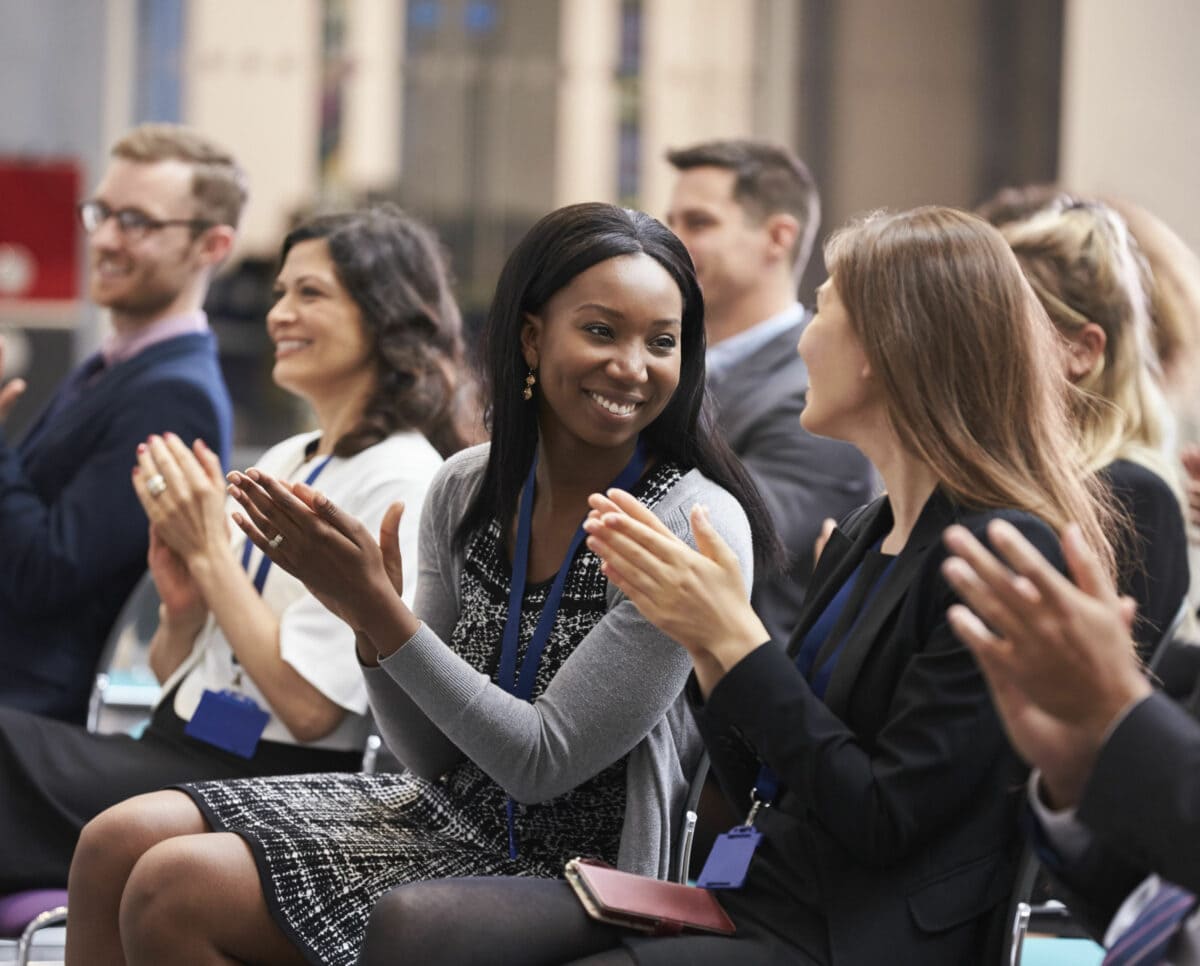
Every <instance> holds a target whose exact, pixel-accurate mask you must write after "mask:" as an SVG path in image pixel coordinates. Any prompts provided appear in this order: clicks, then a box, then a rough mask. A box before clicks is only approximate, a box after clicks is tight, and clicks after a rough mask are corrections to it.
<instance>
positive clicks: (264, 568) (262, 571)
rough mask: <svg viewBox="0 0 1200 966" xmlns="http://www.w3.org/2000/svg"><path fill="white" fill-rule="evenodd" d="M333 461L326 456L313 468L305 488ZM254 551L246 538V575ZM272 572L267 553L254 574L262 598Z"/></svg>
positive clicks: (243, 559)
mask: <svg viewBox="0 0 1200 966" xmlns="http://www.w3.org/2000/svg"><path fill="white" fill-rule="evenodd" d="M331 459H333V454H330V455H329V456H326V457H325V458H324V459H323V460H321V462H320V463H318V464H317V465H316V466H314V467H313V469H312V472H311V473H309V474H308V476H307V477H305V479H304V484H305V486H312V484H313V483H314V482H315V480H316V478H317V477H318V476H320V475H321V470H323V469H325V467H326V466H328V465H329V461H330V460H331ZM253 549H254V544H253V543H251V542H250V538H249V537H247V538H246V542H245V544H244V545H243V546H242V569H243V570H244V571H246V573H250V553H251V551H252V550H253ZM270 570H271V558H270V557H268V556H267V555H266V554H265V553H264V554H263V558H262V560H261V561H260V562H259V564H258V570H257V571H256V572H255V574H254V589H255V590H257V591H258V596H259V597H261V596H262V592H263V587H265V586H266V583H267V574H268V573H269V572H270Z"/></svg>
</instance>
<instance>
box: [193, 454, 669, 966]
mask: <svg viewBox="0 0 1200 966" xmlns="http://www.w3.org/2000/svg"><path fill="white" fill-rule="evenodd" d="M679 480H680V473H679V471H678V469H676V468H675V467H674V466H672V465H670V464H666V463H660V464H658V465H657V466H655V467H654V468H653V469H652V470H651V471H650V472H649V473H648V474H647V475H646V476H645V477H643V479H642V480H641V482H640V483H639V485H638V486H637V487H636V488H635V489H634V493H635V494H636V495H637V496H638V497H639V499H641V500H642V502H643V503H645V504H646V505H648V506H651V507H652V506H654V505H655V504H657V503H658V501H659V500H660V499H661V498H662V497H663V495H664V494H666V493H667V492H668V491H669V490H670V489H671V488H672V487H673V486H674V485H675V484H676V483H678V481H679ZM502 535H503V531H502V529H501V526H500V525H499V523H498V522H497V521H492V523H491V524H490V525H489V526H488V527H486V528H484V529H483V530H481V531H480V532H479V533H477V534H476V535H475V537H474V538H473V539H472V540H471V541H470V542H469V544H468V547H467V553H466V558H465V561H464V564H463V569H462V577H461V581H460V586H459V592H460V600H461V608H460V615H461V616H460V618H459V621H458V623H457V625H456V626H455V628H454V632H453V634H452V636H451V639H450V642H449V644H450V647H451V648H452V649H453V650H454V651H456V652H457V653H458V654H459V655H460V656H461V657H462V658H464V659H465V660H466V661H467V662H468V663H470V664H471V665H472V666H474V667H475V668H476V669H478V670H479V671H480V672H482V673H484V674H486V675H488V676H489V677H490V678H491V680H492V681H495V680H496V678H497V674H498V668H499V663H500V649H501V640H502V637H503V633H504V623H505V618H506V616H507V610H508V594H509V588H510V581H511V567H510V565H509V563H508V560H507V559H506V557H505V553H504V546H503V540H502ZM550 583H551V581H545V582H543V583H540V584H531V585H529V586H527V588H526V591H525V599H524V601H523V603H522V610H521V635H520V645H519V648H518V654H517V666H518V667H519V666H520V662H521V660H522V659H523V657H524V653H525V649H526V646H527V644H528V641H529V638H530V637H531V636H532V634H533V629H534V627H535V626H536V624H537V620H538V617H539V616H540V615H541V611H542V605H543V604H544V602H545V599H546V594H547V593H548V591H549V589H550ZM606 585H607V581H606V580H605V578H604V576H603V575H602V574H601V573H600V561H599V558H597V557H596V555H595V554H593V553H592V552H591V551H589V550H588V549H587V548H586V546H582V545H581V547H580V549H579V551H578V552H577V553H576V556H575V559H574V562H573V565H572V567H571V570H570V571H569V572H568V576H567V580H566V583H565V586H564V588H563V595H562V602H561V604H560V606H559V611H558V615H557V617H556V619H555V622H554V626H553V629H552V630H551V633H550V638H549V641H548V642H547V645H546V649H545V651H544V652H543V654H542V661H541V666H540V667H539V669H538V674H537V679H536V683H535V685H534V689H533V696H534V697H535V698H536V697H537V696H538V695H539V694H541V693H542V692H543V691H544V690H545V689H546V686H547V685H548V684H549V683H550V681H551V679H552V678H553V677H554V675H555V673H556V672H557V671H558V669H559V667H560V666H561V665H562V663H563V662H564V661H565V660H566V659H567V657H568V656H569V655H570V654H571V652H572V651H573V650H574V649H575V647H576V646H577V645H578V644H579V642H580V641H582V640H583V638H584V637H585V636H586V634H587V633H588V632H589V631H590V630H591V629H592V627H593V626H595V625H596V624H597V623H598V622H599V621H600V620H601V619H602V618H603V617H604V615H605V613H606V611H607V601H606V596H605V592H606ZM182 789H183V790H184V791H185V792H187V793H188V794H189V795H190V796H191V797H192V799H193V800H194V801H195V802H196V804H197V805H198V806H199V807H200V809H201V811H203V813H204V815H205V817H206V818H207V819H208V821H209V824H210V825H211V826H212V827H213V828H214V829H215V830H217V831H225V832H234V833H236V834H238V835H240V836H241V837H242V838H243V839H245V840H246V842H247V843H249V845H250V847H251V850H252V851H253V854H254V858H255V862H256V864H257V866H258V870H259V877H260V879H261V880H262V884H263V892H264V895H265V896H266V900H267V906H268V908H269V909H270V911H271V914H272V917H273V918H274V919H275V921H276V922H277V923H278V924H279V926H280V928H282V929H283V931H284V933H285V934H286V935H287V936H289V937H290V938H291V939H292V941H293V942H294V943H296V945H297V947H298V948H300V949H301V950H302V951H303V952H304V953H305V955H306V956H307V957H308V958H309V959H310V961H312V962H315V963H329V964H343V963H345V964H349V963H353V962H354V961H355V960H356V958H357V956H358V950H359V947H360V945H361V943H362V939H363V935H364V932H365V929H366V923H367V918H368V916H369V915H370V912H371V909H372V907H373V906H374V905H375V903H376V901H377V900H378V899H379V898H380V897H381V896H382V895H383V894H384V893H386V892H388V891H389V890H391V889H393V888H395V887H396V886H399V885H402V884H404V883H406V882H419V881H424V880H429V879H440V878H445V877H448V876H464V875H531V876H543V877H557V876H560V875H561V874H562V869H563V865H564V863H565V862H566V860H567V859H569V858H571V857H572V856H575V855H591V856H598V857H600V858H603V859H605V860H607V861H609V862H615V861H616V857H617V849H618V846H619V840H620V833H621V824H622V819H623V816H624V809H625V760H624V759H622V760H620V761H617V762H615V763H614V764H612V765H610V766H608V767H607V768H605V769H603V770H602V771H601V772H600V773H599V774H598V775H595V776H594V777H593V778H591V779H589V780H588V781H586V782H584V783H583V784H582V785H580V786H578V787H576V788H575V789H573V790H572V791H570V792H567V793H566V794H564V795H561V796H559V797H557V798H555V799H553V800H552V801H548V802H544V803H540V804H537V805H520V804H518V805H516V821H515V827H516V835H517V843H518V846H519V855H518V857H517V858H516V859H515V860H514V859H510V858H509V851H508V826H507V822H506V818H505V804H506V801H507V796H506V795H505V793H504V791H503V789H501V788H500V786H499V785H497V784H496V783H495V782H494V781H492V780H491V779H490V778H489V777H488V776H487V775H486V774H484V772H483V771H482V770H481V769H480V768H479V767H478V766H477V765H475V764H474V763H473V762H471V761H469V760H464V761H462V762H461V763H459V764H458V765H457V766H455V767H454V768H453V769H451V770H450V771H449V772H448V773H447V774H446V775H444V776H442V777H441V778H440V779H439V780H437V781H429V780H427V779H424V778H420V777H418V776H416V775H413V774H411V773H405V774H381V775H345V774H328V775H303V776H287V777H282V778H251V779H245V780H239V781H231V782H204V783H198V784H193V785H185V786H182Z"/></svg>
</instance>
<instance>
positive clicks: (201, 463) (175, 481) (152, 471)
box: [133, 433, 229, 561]
mask: <svg viewBox="0 0 1200 966" xmlns="http://www.w3.org/2000/svg"><path fill="white" fill-rule="evenodd" d="M155 477H161V481H162V485H161V488H160V489H159V490H158V493H157V494H155V493H154V492H152V491H151V488H150V486H149V485H148V484H149V483H150V481H151V480H152V479H154V478H155ZM133 486H134V489H135V490H136V491H137V496H138V499H139V500H140V501H141V504H142V507H143V508H144V509H145V511H146V516H147V517H149V518H150V524H151V526H153V527H154V529H155V530H156V531H157V533H158V536H159V537H160V538H161V539H162V541H163V542H164V543H165V544H166V545H167V546H168V547H170V548H171V549H172V550H173V551H174V552H175V553H177V554H178V555H179V556H180V557H181V558H182V559H183V560H184V561H190V560H193V559H194V558H196V557H197V556H201V555H203V554H206V553H212V552H221V553H223V552H227V550H228V547H229V522H228V520H227V519H226V517H225V486H224V480H223V479H222V477H221V461H220V460H219V459H218V458H217V454H216V453H214V452H213V451H212V450H210V449H209V448H208V447H207V446H206V445H205V444H204V441H203V440H199V439H198V440H196V442H195V444H194V445H193V447H192V449H188V448H187V446H185V445H184V443H183V440H181V439H180V438H179V437H178V436H176V435H175V434H174V433H167V434H166V435H165V436H151V437H150V439H148V440H147V441H146V442H145V443H143V444H142V445H141V446H139V447H138V453H137V467H136V468H135V469H134V473H133Z"/></svg>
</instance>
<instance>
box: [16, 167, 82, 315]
mask: <svg viewBox="0 0 1200 966" xmlns="http://www.w3.org/2000/svg"><path fill="white" fill-rule="evenodd" d="M80 182H81V177H80V170H79V164H78V163H77V162H75V161H70V160H60V159H48V160H41V159H37V160H34V159H29V158H3V157H0V305H7V306H9V307H11V306H12V305H13V304H14V303H24V304H26V305H30V303H32V305H30V307H33V306H37V305H44V304H46V303H55V302H59V303H61V302H74V301H75V300H76V299H78V298H79V228H78V222H77V221H76V216H75V205H76V204H77V203H78V201H79V185H80Z"/></svg>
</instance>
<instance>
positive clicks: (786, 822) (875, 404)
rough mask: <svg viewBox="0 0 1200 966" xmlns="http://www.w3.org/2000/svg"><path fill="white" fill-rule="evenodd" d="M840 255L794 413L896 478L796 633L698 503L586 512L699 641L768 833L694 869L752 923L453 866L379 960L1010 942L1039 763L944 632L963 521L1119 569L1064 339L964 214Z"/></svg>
mask: <svg viewBox="0 0 1200 966" xmlns="http://www.w3.org/2000/svg"><path fill="white" fill-rule="evenodd" d="M826 262H827V264H828V265H829V270H830V278H829V281H827V282H826V283H825V284H824V285H823V286H822V287H821V289H820V292H819V300H818V311H817V315H816V316H815V317H814V319H813V321H812V322H811V323H810V325H809V327H808V328H807V329H806V330H805V332H804V335H803V336H802V338H801V340H800V346H799V350H800V354H801V355H802V356H803V357H804V360H805V362H806V363H807V365H808V368H809V371H810V379H811V384H810V389H809V396H808V402H807V405H806V407H805V411H804V416H803V422H804V425H805V426H806V428H808V429H809V430H810V431H812V432H815V433H819V434H822V435H828V436H832V437H835V438H838V439H843V440H848V441H850V442H852V443H854V444H855V445H857V446H858V447H859V448H860V449H862V450H863V452H864V453H866V454H867V456H868V457H869V458H870V459H871V462H872V463H873V464H874V465H875V468H876V469H877V470H878V471H879V473H880V475H881V477H882V478H883V481H884V483H885V485H886V488H887V492H886V495H884V496H882V497H880V498H879V499H878V500H877V501H875V502H874V503H872V504H870V505H869V506H867V507H864V508H862V509H860V510H858V511H855V512H854V513H852V514H851V515H850V516H849V517H847V518H846V519H845V520H843V521H842V523H841V524H840V525H839V527H838V529H836V530H835V531H834V533H833V534H832V536H831V537H830V540H829V543H828V544H827V545H826V548H825V550H824V552H823V554H822V555H821V558H820V560H819V562H818V564H817V568H816V572H815V573H814V575H813V578H812V581H811V583H810V589H809V593H808V597H807V599H806V602H805V607H804V610H803V612H802V615H801V618H800V622H799V625H798V626H797V628H796V630H795V632H794V633H793V635H792V637H791V639H790V641H789V642H784V641H775V642H772V641H770V640H769V639H768V636H767V634H766V632H765V630H764V629H763V625H762V623H761V621H760V620H759V619H758V617H757V616H756V615H755V613H754V611H753V610H752V609H751V607H750V604H749V602H748V600H747V599H746V595H745V593H744V591H743V590H742V589H741V588H740V586H739V585H738V583H737V581H736V573H737V570H736V563H735V558H734V556H733V555H732V554H731V553H730V551H729V550H728V548H726V547H725V545H724V543H723V541H722V540H721V539H720V538H719V537H718V536H717V535H716V533H715V532H714V531H713V530H712V529H711V528H710V527H709V526H708V525H707V522H706V521H707V514H706V512H705V510H704V509H703V508H695V509H693V511H692V514H691V519H692V528H693V532H694V533H695V534H696V540H697V545H698V550H691V549H689V548H688V547H686V546H685V545H684V544H683V543H682V542H681V541H679V540H677V539H675V538H674V537H673V536H672V535H670V534H669V533H668V532H667V531H666V530H665V529H664V528H663V527H662V526H660V525H659V524H658V523H657V522H656V521H655V520H654V518H653V517H652V515H650V514H648V513H647V512H646V510H645V508H643V507H641V506H640V505H639V503H638V502H637V501H636V500H634V499H633V498H632V497H631V496H630V495H629V494H627V493H623V492H620V491H617V490H610V491H608V492H607V494H605V495H600V494H597V495H595V496H594V497H593V499H592V506H593V509H594V512H593V515H592V517H591V518H590V520H589V523H588V530H589V533H590V540H589V546H590V547H591V548H592V549H593V550H594V551H595V552H596V553H597V554H599V556H600V557H601V559H602V560H604V562H605V573H606V574H607V576H608V578H609V579H610V580H611V581H612V582H613V583H614V584H616V586H618V587H620V588H621V589H622V591H624V592H625V593H626V594H627V595H628V596H629V598H630V600H632V601H634V602H635V603H636V604H637V606H638V608H639V609H640V610H641V611H642V613H644V614H645V615H646V617H647V618H648V619H649V620H650V621H652V622H653V623H655V624H656V625H657V626H659V627H660V628H661V629H662V630H663V631H665V632H666V633H667V634H668V635H670V636H671V637H672V638H674V639H675V640H676V641H677V642H679V644H680V645H681V646H682V647H684V648H685V649H686V650H687V652H688V654H689V655H690V657H691V660H692V665H693V677H692V680H691V681H690V683H689V688H688V694H689V698H690V701H691V705H692V710H693V712H694V714H695V716H696V720H697V721H698V723H699V725H700V730H701V733H702V734H703V736H704V739H705V744H706V745H707V747H708V750H709V753H710V755H711V757H712V764H713V769H714V771H715V773H716V776H717V778H718V780H719V781H720V784H721V787H722V789H723V790H724V792H725V794H726V797H727V798H728V800H729V802H730V804H731V805H732V806H733V807H734V808H735V809H737V810H738V812H739V813H742V814H746V815H747V824H750V825H752V826H753V831H752V832H751V831H748V830H746V829H741V830H738V831H737V832H736V833H732V834H731V837H730V838H729V839H727V840H725V841H724V844H723V845H722V849H723V850H731V851H732V852H733V853H734V854H735V856H736V857H737V858H739V859H740V860H741V861H742V862H744V863H745V866H744V869H743V871H744V877H743V876H739V875H736V874H735V875H732V876H727V875H725V874H724V871H716V870H714V869H713V868H711V867H709V866H708V865H707V864H706V869H705V871H704V872H702V874H701V877H700V884H701V885H706V884H708V885H712V886H713V887H714V888H720V889H721V891H719V892H718V895H719V898H720V902H721V903H722V905H724V907H725V908H726V910H727V911H728V912H729V914H730V915H731V917H732V918H733V920H734V922H735V923H736V925H737V934H736V936H734V937H732V938H725V937H718V936H681V937H677V938H669V939H664V938H643V937H638V938H635V937H633V936H631V935H628V934H625V933H623V932H622V931H621V930H620V929H618V928H616V927H613V926H607V925H600V924H598V923H595V922H592V921H591V920H589V919H588V918H587V917H586V916H585V914H584V912H583V910H582V908H581V907H580V906H579V905H578V904H577V903H575V901H574V898H573V896H572V895H571V894H570V892H569V890H568V889H567V887H565V886H563V885H561V884H554V883H535V884H531V883H527V882H522V881H517V880H512V879H508V880H500V881H497V880H491V881H487V880H477V881H472V882H467V881H463V880H458V881H454V882H451V883H445V882H443V883H433V884H431V885H425V886H420V887H414V888H408V887H406V888H403V889H400V890H397V891H396V892H393V893H392V894H391V895H390V896H389V897H387V898H385V899H384V900H383V902H381V904H380V905H379V906H378V907H377V908H376V911H375V914H374V916H373V918H372V923H371V928H370V930H369V932H368V938H367V943H366V952H365V955H364V959H363V962H364V963H367V964H370V966H376V964H382V963H386V962H389V961H390V960H389V958H388V957H389V951H390V950H392V949H394V948H397V947H396V944H398V943H403V944H404V946H403V948H405V949H406V950H415V951H419V952H424V953H425V954H426V955H427V961H430V962H443V963H455V962H469V961H471V960H472V957H473V956H477V955H478V954H479V952H480V951H481V950H485V949H486V953H487V958H488V961H489V962H493V963H504V962H509V963H516V962H520V963H528V964H534V963H546V964H550V963H562V962H565V961H575V960H584V961H586V962H587V963H588V964H601V963H604V964H615V963H623V964H626V966H628V964H629V963H630V962H631V961H634V962H637V963H643V964H649V963H682V962H687V963H727V962H738V963H777V962H808V963H829V962H836V963H838V964H842V966H857V964H875V963H880V962H904V963H918V962H919V963H923V964H946V966H951V964H954V966H958V964H961V963H967V962H972V963H975V962H983V961H985V959H986V958H987V957H986V951H987V950H988V949H989V948H998V939H997V935H996V934H995V932H994V927H995V926H996V925H997V924H998V920H999V918H1000V915H1001V913H1002V910H1003V908H1004V906H1005V902H1006V899H1007V897H1008V893H1009V891H1010V889H1011V887H1012V882H1013V873H1014V870H1015V860H1016V856H1017V852H1018V850H1019V846H1020V832H1019V830H1018V827H1017V822H1016V811H1017V808H1018V806H1019V804H1020V787H1021V782H1020V773H1021V766H1020V764H1019V762H1018V761H1017V759H1016V757H1015V756H1014V755H1013V753H1012V751H1011V749H1010V748H1009V746H1008V743H1007V742H1006V741H1005V738H1004V734H1003V731H1002V730H1001V727H1000V723H999V721H998V720H997V718H996V715H995V712H994V710H993V708H992V704H991V701H990V698H989V695H988V691H987V687H986V685H985V683H984V680H983V678H982V676H981V675H980V672H979V669H978V667H977V666H976V664H975V662H974V660H973V658H972V657H971V654H970V653H969V652H968V651H967V650H966V649H965V648H964V647H963V646H962V645H960V644H959V643H958V641H957V640H956V639H955V637H954V636H953V634H951V632H950V628H949V626H948V624H947V619H946V608H947V607H948V606H949V605H950V604H951V603H953V602H954V601H955V600H956V597H955V595H954V593H953V591H952V590H951V589H950V588H949V586H948V585H947V584H946V582H945V580H944V579H943V577H942V576H941V573H940V566H941V562H942V561H943V560H944V559H945V551H944V550H943V549H942V545H941V534H942V531H943V530H944V529H945V528H946V527H947V526H948V525H950V524H952V523H959V524H961V525H963V526H965V527H966V528H967V529H969V530H970V531H971V532H973V533H975V534H976V535H977V536H979V537H980V539H986V532H985V531H986V526H987V524H988V522H989V521H991V520H994V519H998V518H1001V519H1005V520H1008V521H1010V522H1011V523H1012V524H1013V525H1014V526H1016V527H1017V529H1018V530H1020V531H1021V532H1022V533H1023V534H1025V536H1026V537H1027V538H1028V539H1029V540H1030V541H1031V542H1032V543H1033V544H1034V545H1035V546H1037V547H1038V548H1039V549H1040V550H1041V551H1042V552H1043V553H1044V554H1046V555H1047V556H1048V557H1049V558H1050V559H1052V560H1053V561H1055V563H1056V565H1057V566H1059V567H1060V568H1061V566H1062V557H1061V554H1060V552H1059V547H1058V541H1057V539H1056V537H1055V530H1056V529H1058V528H1060V527H1062V526H1064V525H1065V524H1066V523H1067V522H1068V521H1071V520H1079V521H1082V522H1081V526H1082V529H1083V532H1084V535H1085V538H1086V539H1087V541H1088V542H1089V544H1090V545H1091V546H1092V547H1093V549H1094V550H1095V551H1096V552H1097V553H1098V554H1099V556H1100V557H1101V559H1103V560H1105V561H1108V562H1109V563H1110V565H1111V559H1112V556H1111V553H1110V551H1109V549H1108V546H1107V543H1106V539H1105V528H1104V520H1105V519H1106V513H1105V510H1104V508H1103V502H1102V500H1101V497H1100V494H1099V492H1098V489H1097V487H1098V484H1096V483H1095V482H1094V480H1093V478H1092V477H1090V476H1089V474H1086V473H1085V472H1084V471H1083V469H1084V457H1083V454H1082V453H1081V452H1080V450H1079V446H1078V444H1077V442H1076V438H1077V437H1076V434H1075V431H1074V428H1073V426H1072V423H1071V419H1070V413H1069V406H1068V400H1067V392H1068V388H1069V387H1068V386H1067V384H1066V382H1065V380H1063V378H1062V374H1061V371H1060V369H1059V367H1058V365H1057V352H1056V348H1055V335H1054V330H1053V329H1052V328H1051V326H1050V324H1049V323H1048V321H1047V320H1046V317H1045V313H1044V311H1043V310H1042V309H1041V307H1040V305H1039V304H1038V302H1037V299H1036V298H1035V296H1034V295H1033V293H1032V291H1031V290H1030V288H1029V285H1028V283H1027V282H1026V281H1025V279H1024V277H1023V275H1022V273H1021V270H1020V268H1019V266H1018V265H1017V263H1016V260H1015V258H1014V257H1013V254H1012V252H1011V251H1010V250H1009V248H1008V247H1007V246H1006V245H1005V243H1004V240H1003V239H1002V238H1001V237H1000V235H999V234H998V233H997V232H996V231H995V230H994V229H993V228H991V227H989V226H988V225H987V224H986V223H985V222H983V221H982V220H980V219H978V218H976V217H974V216H972V215H969V214H965V213H963V212H959V211H954V210H951V209H946V208H922V209H917V210H915V211H911V212H905V213H901V214H895V215H877V216H873V217H870V218H868V219H866V220H864V221H862V222H860V223H858V224H855V225H852V226H851V227H849V228H847V229H845V230H844V231H842V232H840V233H838V234H837V235H836V236H835V237H834V238H833V239H832V241H831V242H830V244H829V246H828V248H827V251H826ZM785 644H786V647H785V646H784V645H785ZM747 843H749V845H748V844H747ZM725 854H726V855H728V851H726V852H725ZM710 861H712V860H711V859H710ZM739 879H741V880H742V881H735V880H739ZM726 886H728V887H726ZM459 910H462V912H459ZM468 910H469V911H468ZM468 916H469V923H470V928H469V929H468V928H465V927H466V925H467V921H468V920H467V918H466V917H468ZM456 926H461V927H463V928H461V929H456V928H455V927H456ZM991 942H996V943H997V945H996V946H991V945H990V944H991ZM435 943H436V945H435ZM585 957H586V960H585Z"/></svg>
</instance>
